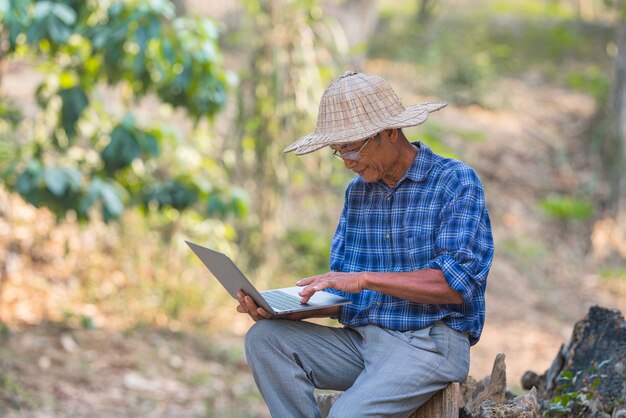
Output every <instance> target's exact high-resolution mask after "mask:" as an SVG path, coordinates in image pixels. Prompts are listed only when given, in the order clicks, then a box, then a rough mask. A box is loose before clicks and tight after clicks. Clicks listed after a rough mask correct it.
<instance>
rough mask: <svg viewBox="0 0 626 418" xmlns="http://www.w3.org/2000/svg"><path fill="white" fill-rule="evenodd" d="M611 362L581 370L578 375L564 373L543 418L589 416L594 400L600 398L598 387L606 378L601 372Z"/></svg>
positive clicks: (558, 379)
mask: <svg viewBox="0 0 626 418" xmlns="http://www.w3.org/2000/svg"><path fill="white" fill-rule="evenodd" d="M609 363H610V361H609V360H607V361H604V362H602V363H600V364H599V365H598V366H597V367H590V368H589V369H586V370H579V371H578V372H576V374H574V373H572V372H569V371H567V372H563V373H561V374H560V375H559V377H558V378H557V382H558V384H559V386H557V388H556V395H555V396H554V398H552V399H551V400H550V403H549V404H548V406H547V408H546V409H545V410H544V411H543V416H544V417H548V418H560V417H584V416H588V415H589V413H590V411H591V409H592V405H591V402H592V401H593V399H594V398H595V397H596V396H598V391H597V387H598V385H599V384H600V383H601V382H602V378H603V377H604V376H603V375H602V374H601V373H600V372H599V371H600V369H602V368H603V367H604V366H606V365H607V364H609Z"/></svg>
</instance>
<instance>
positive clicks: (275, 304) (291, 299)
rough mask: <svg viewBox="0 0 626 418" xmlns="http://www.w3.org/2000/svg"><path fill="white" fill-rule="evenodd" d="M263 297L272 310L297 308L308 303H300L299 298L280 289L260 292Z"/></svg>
mask: <svg viewBox="0 0 626 418" xmlns="http://www.w3.org/2000/svg"><path fill="white" fill-rule="evenodd" d="M262 295H263V298H264V299H265V300H266V301H267V303H269V304H270V306H271V307H272V308H274V310H278V311H290V310H293V309H299V308H302V307H303V306H307V305H308V304H306V303H305V304H302V303H300V298H298V297H295V296H293V295H290V294H288V293H285V292H281V291H280V290H268V291H265V292H263V293H262Z"/></svg>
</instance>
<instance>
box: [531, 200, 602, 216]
mask: <svg viewBox="0 0 626 418" xmlns="http://www.w3.org/2000/svg"><path fill="white" fill-rule="evenodd" d="M539 205H540V207H541V209H542V210H543V211H544V212H545V213H546V214H547V215H549V216H551V217H553V218H556V219H560V220H563V221H567V220H584V219H589V218H590V217H591V216H592V215H593V205H592V204H591V203H590V202H589V201H587V200H584V199H579V198H576V197H573V196H553V197H547V198H545V199H543V200H541V201H540V202H539Z"/></svg>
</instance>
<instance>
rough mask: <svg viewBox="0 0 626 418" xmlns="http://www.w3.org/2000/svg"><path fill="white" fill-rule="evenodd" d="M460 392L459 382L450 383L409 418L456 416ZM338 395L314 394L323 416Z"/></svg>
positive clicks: (455, 417) (450, 417)
mask: <svg viewBox="0 0 626 418" xmlns="http://www.w3.org/2000/svg"><path fill="white" fill-rule="evenodd" d="M460 393H461V389H460V385H459V383H458V382H453V383H450V384H449V385H448V386H447V387H446V388H445V389H442V390H440V391H439V392H437V393H435V394H434V395H433V396H432V398H430V399H429V400H428V402H426V403H425V404H424V405H422V406H420V407H419V408H418V409H417V410H416V411H415V412H413V414H412V415H411V416H410V417H409V418H458V416H459V402H460V399H461V394H460ZM339 396H341V392H333V393H316V394H315V400H316V402H317V406H318V407H319V408H320V411H321V412H322V417H323V418H326V417H328V413H329V412H330V408H331V407H332V406H333V403H334V402H335V401H336V400H337V398H339Z"/></svg>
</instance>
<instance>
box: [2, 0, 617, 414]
mask: <svg viewBox="0 0 626 418" xmlns="http://www.w3.org/2000/svg"><path fill="white" fill-rule="evenodd" d="M625 19H626V13H625V10H624V5H623V2H621V1H609V0H606V1H604V0H506V1H505V0H473V1H466V0H412V1H402V2H400V1H392V0H336V1H332V0H275V1H262V0H241V1H237V0H222V1H214V0H209V1H202V0H177V1H175V2H170V1H167V0H126V1H115V0H101V1H96V0H59V1H44V0H39V1H36V0H0V138H1V141H0V415H2V416H6V417H66V416H67V417H69V416H72V417H80V416H90V417H111V416H116V417H120V416H128V417H137V416H146V417H266V416H269V415H268V412H267V409H266V408H265V406H264V404H263V402H262V399H261V398H260V395H259V394H258V392H257V391H256V388H255V386H254V382H253V380H252V377H251V375H250V373H249V371H248V369H247V366H246V363H245V358H244V355H243V335H245V332H246V330H247V329H248V328H249V326H250V325H251V321H250V320H249V319H247V317H245V316H243V315H239V314H236V312H235V306H236V303H235V301H234V300H232V299H230V298H229V296H228V295H227V293H226V292H225V291H224V290H223V289H222V288H221V287H220V286H219V285H216V284H215V281H214V279H213V278H212V277H211V275H210V274H209V273H208V272H207V271H206V269H205V268H204V267H203V266H202V265H201V264H200V263H199V262H198V260H196V259H195V257H194V256H193V254H191V252H190V251H189V250H188V249H187V248H186V246H185V244H184V240H185V239H187V240H191V241H194V242H197V243H201V244H205V245H207V246H210V247H213V248H217V249H219V250H221V251H223V252H225V253H227V254H229V255H230V256H232V257H233V258H234V259H235V260H236V261H237V263H238V264H239V265H240V266H241V267H242V270H243V271H244V272H245V273H246V274H247V275H248V276H249V277H251V278H252V279H253V281H254V282H255V283H256V284H257V285H258V286H259V287H260V288H264V287H268V286H288V285H292V283H294V282H295V281H296V280H298V279H300V278H302V277H307V276H311V275H314V274H318V273H321V272H324V271H327V269H328V256H329V248H330V247H329V245H330V240H331V238H332V234H333V232H334V228H335V225H336V221H337V219H338V216H339V213H340V211H341V207H342V203H343V190H344V188H345V186H346V185H347V183H348V182H349V181H350V178H351V172H349V171H348V170H345V169H344V168H343V165H342V164H341V162H340V161H336V160H334V159H333V158H331V154H330V153H329V152H327V150H321V151H319V152H317V153H314V154H310V155H306V156H303V157H295V156H294V155H291V154H290V155H283V153H282V150H283V148H284V147H285V146H286V145H288V144H290V143H291V142H292V141H293V140H295V139H297V138H298V137H299V136H301V135H304V134H307V133H309V132H311V131H312V130H313V129H314V124H315V118H316V115H317V105H318V103H319V98H320V96H321V94H322V92H323V91H324V89H325V88H326V87H327V85H328V84H329V83H330V81H331V80H333V79H335V78H336V77H338V76H339V75H341V74H343V73H344V71H346V70H348V69H353V70H359V71H365V72H371V73H375V74H378V75H381V76H383V77H385V78H386V79H387V80H388V81H389V82H390V84H391V85H392V86H393V87H394V89H395V90H396V91H397V92H398V94H399V96H400V97H401V99H402V101H403V102H404V103H405V105H409V104H415V103H420V102H424V101H439V100H443V101H447V102H448V103H449V106H448V107H447V108H445V109H444V110H442V111H441V112H437V113H435V114H433V115H431V117H430V119H429V120H428V122H426V123H425V124H424V125H421V126H419V127H417V128H412V129H408V130H406V133H407V136H408V137H409V138H411V139H412V140H418V139H419V140H422V141H424V142H425V143H427V144H428V145H429V146H430V147H431V148H433V149H434V150H435V152H437V153H440V154H443V155H446V156H450V157H454V158H459V159H462V160H464V161H466V162H467V163H469V164H470V165H471V166H473V167H474V168H475V169H476V171H477V172H478V174H479V176H480V178H481V180H482V181H483V183H484V186H485V189H486V194H487V203H488V208H489V211H490V214H491V218H492V223H493V228H494V234H495V240H496V256H495V259H494V264H493V268H492V271H491V274H490V276H489V283H488V289H487V321H486V326H485V331H484V334H483V337H482V339H481V341H480V342H479V343H478V344H477V345H476V346H475V347H473V349H472V368H471V370H470V374H471V375H472V376H473V377H475V378H477V379H480V378H482V377H484V376H485V375H487V374H489V373H490V371H491V367H492V364H493V360H494V358H495V355H496V354H497V353H505V354H506V363H507V371H508V386H509V389H510V390H512V391H514V392H518V393H519V392H520V391H521V389H520V377H521V375H522V374H523V373H524V371H526V370H535V371H536V372H539V373H543V372H544V371H545V370H546V369H547V368H548V367H549V366H550V364H551V362H552V360H553V359H554V357H555V356H556V354H557V351H558V349H559V347H560V346H561V344H563V343H564V342H566V341H567V339H568V338H569V336H570V334H571V330H572V327H573V325H574V323H575V322H576V321H577V320H579V319H581V318H582V317H584V315H585V314H586V312H587V310H588V309H589V307H590V306H593V305H601V306H604V307H607V308H617V309H620V310H621V311H622V312H624V311H625V310H626V298H625V296H626V262H625V260H626V233H625V231H626V128H625V127H626V113H625V112H626V109H625V103H626V101H625V100H624V98H625V97H626V95H625V94H626V87H625V81H626V30H625V29H626V20H625ZM320 321H321V322H323V323H330V324H332V323H333V322H332V321H331V320H320Z"/></svg>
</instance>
